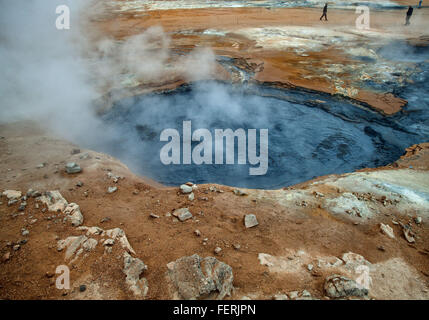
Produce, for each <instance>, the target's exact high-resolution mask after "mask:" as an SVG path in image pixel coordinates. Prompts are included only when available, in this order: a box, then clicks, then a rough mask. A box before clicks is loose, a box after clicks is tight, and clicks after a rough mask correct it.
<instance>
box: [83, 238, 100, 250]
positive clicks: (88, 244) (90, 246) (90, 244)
mask: <svg viewBox="0 0 429 320" xmlns="http://www.w3.org/2000/svg"><path fill="white" fill-rule="evenodd" d="M97 244H98V241H97V240H95V239H94V238H89V239H88V240H86V241H85V242H84V243H83V244H82V248H83V249H84V250H86V251H92V250H94V249H95V247H96V246H97Z"/></svg>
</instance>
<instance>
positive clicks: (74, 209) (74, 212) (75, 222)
mask: <svg viewBox="0 0 429 320" xmlns="http://www.w3.org/2000/svg"><path fill="white" fill-rule="evenodd" d="M64 214H66V218H67V220H70V222H71V224H72V226H74V227H77V226H80V225H81V224H82V223H83V215H82V212H81V211H80V207H79V205H77V204H76V203H70V204H68V205H67V207H66V208H65V209H64Z"/></svg>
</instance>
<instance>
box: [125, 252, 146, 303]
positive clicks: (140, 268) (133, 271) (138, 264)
mask: <svg viewBox="0 0 429 320" xmlns="http://www.w3.org/2000/svg"><path fill="white" fill-rule="evenodd" d="M145 270H147V266H146V265H145V264H144V263H143V261H141V260H140V259H138V258H133V257H132V256H131V255H129V254H128V253H127V252H124V269H123V270H122V272H123V273H124V274H125V275H126V278H125V283H126V284H127V285H128V288H129V289H130V290H131V291H132V292H133V293H134V295H136V296H142V297H145V296H146V294H147V292H148V290H149V287H148V284H147V280H146V279H145V278H141V279H140V275H141V274H142V273H143V272H144V271H145Z"/></svg>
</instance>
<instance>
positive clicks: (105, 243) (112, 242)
mask: <svg viewBox="0 0 429 320" xmlns="http://www.w3.org/2000/svg"><path fill="white" fill-rule="evenodd" d="M114 244H115V240H113V239H106V240H104V242H103V246H113V245H114Z"/></svg>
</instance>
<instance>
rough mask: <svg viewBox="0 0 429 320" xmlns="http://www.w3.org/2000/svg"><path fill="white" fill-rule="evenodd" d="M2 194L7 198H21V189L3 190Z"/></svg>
mask: <svg viewBox="0 0 429 320" xmlns="http://www.w3.org/2000/svg"><path fill="white" fill-rule="evenodd" d="M3 196H5V197H6V198H7V199H8V200H15V199H16V200H18V199H19V198H21V196H22V194H21V191H16V190H5V191H4V192H3Z"/></svg>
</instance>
